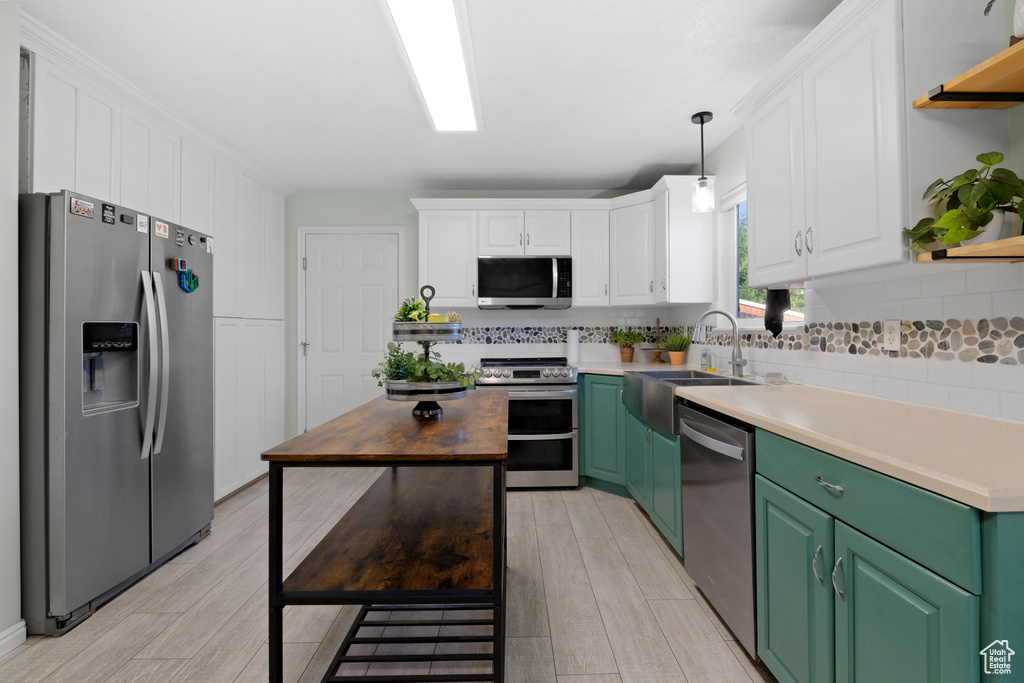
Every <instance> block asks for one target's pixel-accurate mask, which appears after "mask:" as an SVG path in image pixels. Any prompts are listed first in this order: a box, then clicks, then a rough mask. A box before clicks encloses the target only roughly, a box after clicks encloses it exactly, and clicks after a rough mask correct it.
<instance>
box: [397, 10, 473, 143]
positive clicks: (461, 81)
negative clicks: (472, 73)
mask: <svg viewBox="0 0 1024 683" xmlns="http://www.w3.org/2000/svg"><path fill="white" fill-rule="evenodd" d="M386 2H387V6H388V9H389V10H390V12H391V18H392V19H393V20H394V22H395V28H397V29H398V35H399V37H400V38H401V39H402V45H403V46H404V47H405V54H406V55H408V57H409V63H410V64H411V66H412V71H413V75H414V76H415V77H416V82H417V84H418V85H419V88H420V92H421V93H422V94H423V101H424V102H425V103H426V105H427V111H428V112H429V113H430V118H431V120H432V121H433V123H434V128H435V129H436V130H438V131H475V130H476V129H477V125H476V113H475V111H474V110H473V97H472V94H471V92H470V89H469V76H468V70H467V68H466V59H465V54H464V52H463V44H462V39H461V37H460V32H459V22H458V20H457V18H456V13H455V1H454V0H386Z"/></svg>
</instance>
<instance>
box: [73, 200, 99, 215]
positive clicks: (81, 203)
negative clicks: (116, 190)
mask: <svg viewBox="0 0 1024 683" xmlns="http://www.w3.org/2000/svg"><path fill="white" fill-rule="evenodd" d="M71 213H73V214H75V215H76V216H82V217H83V218H92V217H93V216H94V215H95V209H94V208H93V204H92V202H87V201H85V200H84V199H79V198H78V197H72V198H71Z"/></svg>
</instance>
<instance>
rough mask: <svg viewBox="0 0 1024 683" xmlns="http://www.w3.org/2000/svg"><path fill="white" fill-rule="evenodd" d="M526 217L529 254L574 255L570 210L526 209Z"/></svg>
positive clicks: (527, 251) (527, 250)
mask: <svg viewBox="0 0 1024 683" xmlns="http://www.w3.org/2000/svg"><path fill="white" fill-rule="evenodd" d="M525 219H526V245H525V246H526V253H527V254H537V255H540V256H570V255H572V249H571V242H572V228H571V223H570V218H569V212H568V211H526V216H525Z"/></svg>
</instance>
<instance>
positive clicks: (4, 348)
mask: <svg viewBox="0 0 1024 683" xmlns="http://www.w3.org/2000/svg"><path fill="white" fill-rule="evenodd" d="M20 36H21V8H20V7H19V6H18V3H16V2H0V150H3V154H0V239H2V240H3V242H4V245H5V247H4V249H3V250H0V325H2V326H3V327H4V328H5V329H8V330H16V329H18V248H17V244H18V155H17V153H16V151H17V149H18V94H19V73H20V68H21V67H20V59H21V58H20V52H21V39H20ZM0 357H3V358H4V359H6V361H7V362H6V363H4V364H3V366H2V369H0V386H3V387H5V389H6V391H5V392H4V394H3V398H0V472H3V476H2V477H0V656H2V655H3V654H4V653H5V652H8V651H9V650H10V649H13V648H14V647H16V646H18V645H20V644H21V642H23V640H24V637H25V630H24V623H23V622H22V621H21V542H20V539H21V523H20V512H19V498H18V480H19V478H18V363H17V358H18V335H16V334H14V335H12V334H7V335H4V337H3V339H2V340H0Z"/></svg>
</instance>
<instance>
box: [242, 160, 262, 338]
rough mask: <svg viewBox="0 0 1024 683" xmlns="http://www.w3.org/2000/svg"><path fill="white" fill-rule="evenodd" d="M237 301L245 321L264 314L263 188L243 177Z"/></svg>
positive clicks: (250, 179)
mask: <svg viewBox="0 0 1024 683" xmlns="http://www.w3.org/2000/svg"><path fill="white" fill-rule="evenodd" d="M238 201H239V204H238V216H239V219H240V220H239V222H238V247H239V249H238V280H237V281H238V299H239V304H240V313H241V316H242V317H243V318H259V317H261V316H262V315H263V283H262V277H263V254H264V246H265V245H264V242H263V239H264V234H263V218H264V210H263V188H262V187H260V185H259V183H257V182H256V181H255V180H253V179H252V178H249V177H248V176H246V175H244V174H243V175H242V177H241V178H240V180H239V184H238Z"/></svg>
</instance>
